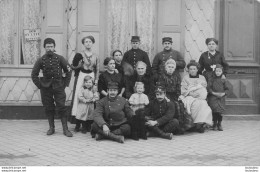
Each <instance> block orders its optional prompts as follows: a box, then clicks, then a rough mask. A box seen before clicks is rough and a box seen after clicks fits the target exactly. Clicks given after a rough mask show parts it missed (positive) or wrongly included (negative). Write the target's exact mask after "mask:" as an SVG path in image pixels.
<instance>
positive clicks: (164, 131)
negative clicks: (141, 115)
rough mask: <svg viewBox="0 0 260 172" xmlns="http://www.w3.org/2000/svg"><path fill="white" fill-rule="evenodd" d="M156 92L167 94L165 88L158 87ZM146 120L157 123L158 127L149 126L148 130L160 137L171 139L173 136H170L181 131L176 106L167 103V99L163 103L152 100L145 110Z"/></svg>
mask: <svg viewBox="0 0 260 172" xmlns="http://www.w3.org/2000/svg"><path fill="white" fill-rule="evenodd" d="M155 92H164V93H165V88H164V87H162V88H161V86H156V90H155ZM145 118H146V119H147V120H153V121H157V125H155V126H147V130H148V131H150V132H153V133H156V134H157V135H159V136H160V137H163V138H168V139H171V137H172V136H170V135H169V134H171V133H173V134H178V133H179V132H180V130H181V129H180V125H179V121H178V120H177V119H176V117H175V105H174V103H173V102H167V101H166V99H164V100H162V101H159V100H157V99H154V100H152V101H151V102H150V104H149V105H148V106H147V107H146V108H145Z"/></svg>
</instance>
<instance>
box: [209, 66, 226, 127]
mask: <svg viewBox="0 0 260 172" xmlns="http://www.w3.org/2000/svg"><path fill="white" fill-rule="evenodd" d="M222 75H223V67H222V66H221V65H220V64H217V65H216V68H215V71H214V75H213V78H212V79H210V80H209V83H208V92H209V95H208V103H209V106H210V107H211V109H212V115H213V130H215V131H216V130H219V131H223V128H222V126H221V121H222V113H223V112H224V111H225V96H226V95H227V93H228V90H229V89H228V87H227V81H226V79H223V77H222Z"/></svg>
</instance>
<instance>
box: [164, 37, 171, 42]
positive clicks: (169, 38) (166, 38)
mask: <svg viewBox="0 0 260 172" xmlns="http://www.w3.org/2000/svg"><path fill="white" fill-rule="evenodd" d="M164 42H170V43H172V38H171V37H164V38H163V39H162V43H164Z"/></svg>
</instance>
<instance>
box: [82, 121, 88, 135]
mask: <svg viewBox="0 0 260 172" xmlns="http://www.w3.org/2000/svg"><path fill="white" fill-rule="evenodd" d="M81 132H82V133H83V134H86V133H87V121H82V130H81Z"/></svg>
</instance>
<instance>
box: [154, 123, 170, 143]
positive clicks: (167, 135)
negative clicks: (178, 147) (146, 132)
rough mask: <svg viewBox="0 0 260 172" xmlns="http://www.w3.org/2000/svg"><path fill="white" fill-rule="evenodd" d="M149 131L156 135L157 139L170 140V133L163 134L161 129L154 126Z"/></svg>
mask: <svg viewBox="0 0 260 172" xmlns="http://www.w3.org/2000/svg"><path fill="white" fill-rule="evenodd" d="M150 128H151V130H152V131H153V132H154V133H156V134H157V135H158V136H159V137H161V138H164V139H169V140H172V138H173V134H172V133H165V132H163V131H162V130H161V129H159V128H158V127H156V126H153V127H150Z"/></svg>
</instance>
